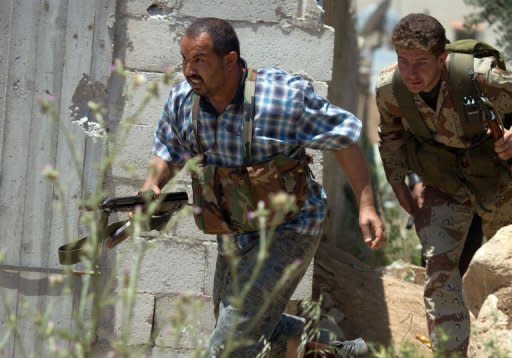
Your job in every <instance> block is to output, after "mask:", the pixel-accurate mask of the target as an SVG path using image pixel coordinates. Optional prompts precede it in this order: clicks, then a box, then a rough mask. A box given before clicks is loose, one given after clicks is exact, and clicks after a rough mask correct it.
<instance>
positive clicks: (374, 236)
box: [359, 207, 386, 250]
mask: <svg viewBox="0 0 512 358" xmlns="http://www.w3.org/2000/svg"><path fill="white" fill-rule="evenodd" d="M359 226H360V228H361V232H362V234H363V239H364V242H365V243H366V245H368V247H369V248H370V249H372V250H377V249H380V248H381V247H383V246H384V245H385V244H386V232H385V231H384V223H383V222H382V220H381V219H380V217H379V215H377V212H376V211H375V209H374V208H373V207H363V208H361V209H360V210H359Z"/></svg>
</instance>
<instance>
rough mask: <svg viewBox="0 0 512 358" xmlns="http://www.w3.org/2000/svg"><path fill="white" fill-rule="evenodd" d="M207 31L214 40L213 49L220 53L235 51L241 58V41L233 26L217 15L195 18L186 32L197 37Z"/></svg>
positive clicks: (220, 54) (187, 34)
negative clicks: (216, 16)
mask: <svg viewBox="0 0 512 358" xmlns="http://www.w3.org/2000/svg"><path fill="white" fill-rule="evenodd" d="M202 33H207V34H208V35H210V38H211V39H212V42H213V51H214V52H215V53H216V54H217V55H219V56H224V55H225V54H227V53H229V52H231V51H235V52H236V53H237V54H238V57H239V58H240V42H239V41H238V36H237V35H236V32H235V30H234V29H233V26H231V24H230V23H229V22H227V21H225V20H222V19H217V18H215V17H203V18H199V19H197V20H195V21H194V22H193V23H192V25H190V26H189V28H188V29H187V31H186V32H185V36H187V37H190V38H195V37H197V36H199V35H201V34H202Z"/></svg>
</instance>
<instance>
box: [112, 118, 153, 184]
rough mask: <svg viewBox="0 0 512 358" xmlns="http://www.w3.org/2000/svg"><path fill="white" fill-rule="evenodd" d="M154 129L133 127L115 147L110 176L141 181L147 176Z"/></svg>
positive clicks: (139, 126)
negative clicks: (115, 153)
mask: <svg viewBox="0 0 512 358" xmlns="http://www.w3.org/2000/svg"><path fill="white" fill-rule="evenodd" d="M153 132H154V128H151V127H149V126H141V125H134V126H132V127H131V128H130V129H129V131H128V132H127V133H126V135H124V136H123V138H122V141H121V142H119V143H118V144H114V143H112V144H111V147H113V146H116V150H117V155H116V157H115V158H114V161H113V163H112V176H114V177H119V178H126V179H132V180H137V179H138V180H143V179H145V178H146V175H147V170H148V169H147V168H148V165H147V164H148V161H149V159H150V157H151V148H152V145H153Z"/></svg>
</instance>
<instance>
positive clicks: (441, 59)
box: [437, 51, 448, 66]
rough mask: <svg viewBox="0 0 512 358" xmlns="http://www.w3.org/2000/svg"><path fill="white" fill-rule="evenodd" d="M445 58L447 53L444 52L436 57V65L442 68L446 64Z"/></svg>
mask: <svg viewBox="0 0 512 358" xmlns="http://www.w3.org/2000/svg"><path fill="white" fill-rule="evenodd" d="M446 57H448V51H444V52H443V53H442V54H440V55H439V56H438V57H437V61H438V64H439V65H441V66H444V63H445V62H446Z"/></svg>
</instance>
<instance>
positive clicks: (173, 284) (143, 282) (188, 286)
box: [116, 238, 206, 295]
mask: <svg viewBox="0 0 512 358" xmlns="http://www.w3.org/2000/svg"><path fill="white" fill-rule="evenodd" d="M143 246H145V247H146V248H145V249H142V247H143ZM117 248H118V249H117V250H118V251H117V255H116V256H117V260H118V262H119V265H118V271H117V274H118V276H119V275H121V274H123V273H124V272H130V270H131V266H132V261H133V260H135V258H136V255H143V257H142V262H141V265H140V270H139V277H138V282H137V284H138V286H137V290H138V291H139V292H144V293H154V294H155V293H166V294H167V293H177V294H184V293H188V294H194V295H201V294H202V293H203V281H204V270H205V265H206V262H205V249H204V247H203V246H202V245H200V244H194V243H185V242H178V241H177V240H175V239H173V238H163V239H156V240H151V241H148V240H144V239H140V238H135V239H134V240H132V241H128V242H126V241H125V242H123V244H122V245H119V246H117Z"/></svg>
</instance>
